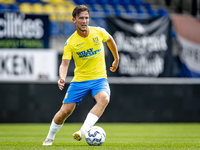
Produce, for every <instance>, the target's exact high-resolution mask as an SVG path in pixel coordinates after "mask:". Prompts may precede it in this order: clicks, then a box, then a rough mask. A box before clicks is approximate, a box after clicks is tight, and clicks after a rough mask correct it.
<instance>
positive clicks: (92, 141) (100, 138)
mask: <svg viewBox="0 0 200 150" xmlns="http://www.w3.org/2000/svg"><path fill="white" fill-rule="evenodd" d="M85 140H86V142H87V143H88V144H89V145H90V146H100V145H102V144H103V143H104V142H105V140H106V133H105V131H104V130H103V129H102V128H101V127H99V126H93V127H92V128H90V129H89V130H88V131H87V132H86V134H85Z"/></svg>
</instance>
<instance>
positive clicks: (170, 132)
mask: <svg viewBox="0 0 200 150" xmlns="http://www.w3.org/2000/svg"><path fill="white" fill-rule="evenodd" d="M81 125H82V124H80V123H65V125H64V126H63V127H62V128H61V130H60V131H59V132H58V133H57V135H56V138H55V140H54V144H53V145H52V146H42V142H43V141H44V140H45V138H46V136H47V132H48V130H49V126H50V124H0V149H2V150H7V149H9V150H15V149H17V150H47V149H48V150H68V149H69V150H85V149H86V150H125V149H126V150H128V149H129V150H170V149H171V150H197V149H199V150H200V123H97V124H96V125H97V126H101V127H102V128H103V129H104V130H105V132H106V134H107V135H106V141H105V143H104V144H103V145H102V146H89V145H88V144H87V143H86V141H85V139H83V140H82V141H80V142H78V141H76V140H74V139H73V137H72V134H73V133H74V132H75V131H77V130H79V128H80V127H81Z"/></svg>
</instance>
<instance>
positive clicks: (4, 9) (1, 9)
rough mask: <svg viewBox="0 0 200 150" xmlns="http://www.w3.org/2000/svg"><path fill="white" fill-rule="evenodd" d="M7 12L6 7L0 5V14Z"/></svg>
mask: <svg viewBox="0 0 200 150" xmlns="http://www.w3.org/2000/svg"><path fill="white" fill-rule="evenodd" d="M6 11H7V8H6V5H4V4H0V13H4V12H6Z"/></svg>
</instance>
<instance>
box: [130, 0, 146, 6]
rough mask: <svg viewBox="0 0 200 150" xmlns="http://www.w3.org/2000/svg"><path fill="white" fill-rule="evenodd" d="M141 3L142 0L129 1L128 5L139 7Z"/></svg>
mask: <svg viewBox="0 0 200 150" xmlns="http://www.w3.org/2000/svg"><path fill="white" fill-rule="evenodd" d="M142 3H143V2H142V0H130V4H131V5H133V6H135V5H141V4H142Z"/></svg>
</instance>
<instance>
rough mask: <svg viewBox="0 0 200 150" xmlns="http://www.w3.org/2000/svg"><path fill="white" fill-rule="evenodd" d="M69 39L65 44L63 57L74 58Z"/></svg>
mask: <svg viewBox="0 0 200 150" xmlns="http://www.w3.org/2000/svg"><path fill="white" fill-rule="evenodd" d="M67 42H68V41H66V43H65V46H64V52H63V56H62V59H69V60H71V59H72V50H71V46H70V44H68V43H67Z"/></svg>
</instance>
